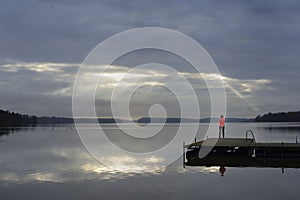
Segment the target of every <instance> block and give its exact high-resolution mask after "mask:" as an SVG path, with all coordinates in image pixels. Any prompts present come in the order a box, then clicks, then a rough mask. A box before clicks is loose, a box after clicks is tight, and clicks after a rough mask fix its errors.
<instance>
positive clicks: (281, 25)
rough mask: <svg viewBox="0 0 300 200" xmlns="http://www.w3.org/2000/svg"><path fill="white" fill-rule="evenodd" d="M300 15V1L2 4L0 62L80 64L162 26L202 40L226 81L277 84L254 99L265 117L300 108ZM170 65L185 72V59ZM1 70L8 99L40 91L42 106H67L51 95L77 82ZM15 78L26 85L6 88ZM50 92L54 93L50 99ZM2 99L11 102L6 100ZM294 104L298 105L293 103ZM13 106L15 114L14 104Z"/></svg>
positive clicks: (33, 0)
mask: <svg viewBox="0 0 300 200" xmlns="http://www.w3.org/2000/svg"><path fill="white" fill-rule="evenodd" d="M299 11H300V2H299V1H296V0H294V1H293V0H288V1H280V0H272V1H260V0H254V1H246V0H244V1H240V0H229V1H221V0H220V1H212V0H206V1H196V0H195V1H179V0H175V1H159V0H155V1H138V0H132V1H119V0H116V1H110V0H106V1H98V0H93V1H79V0H75V1H67V0H28V1H17V0H11V1H3V2H1V7H0V26H1V28H0V44H1V45H0V59H1V63H2V62H6V61H7V60H13V61H26V62H56V63H80V62H82V61H83V59H84V58H85V56H86V55H87V54H88V53H89V52H90V50H92V49H93V48H94V47H95V46H96V45H97V44H98V43H99V42H101V41H103V40H104V39H106V38H107V37H109V36H111V35H112V34H116V33H118V32H120V31H124V30H127V29H129V28H135V27H141V26H161V27H166V28H172V29H175V30H178V31H181V32H183V33H185V34H187V35H189V36H191V37H192V38H193V39H195V40H197V41H198V42H200V44H202V45H203V46H204V47H205V48H206V50H207V51H208V52H209V53H210V55H211V56H212V57H213V59H214V60H215V62H216V64H217V65H218V67H219V70H220V71H221V73H222V74H223V75H225V76H227V77H232V78H237V79H251V80H255V79H267V80H271V83H270V84H269V85H268V87H272V88H274V90H266V91H264V90H260V91H257V93H255V94H253V98H255V102H259V103H257V106H258V107H260V108H259V109H261V111H262V112H264V111H268V110H270V109H274V107H276V106H271V104H272V105H273V104H274V105H278V108H280V109H284V108H286V109H297V107H299V106H300V105H299V103H298V101H297V99H299V95H298V92H297V91H298V88H297V85H300V80H299V78H298V74H300V67H299V55H298V54H299V53H298V52H300V39H299V37H300V23H299V18H300V12H299ZM152 57H153V58H159V59H158V60H161V61H162V60H163V59H165V57H163V56H162V57H159V55H158V54H149V52H148V53H145V55H144V56H139V58H143V59H144V61H147V62H148V61H149V60H151V58H152ZM168 59H170V58H168ZM139 62H140V61H139ZM135 63H137V62H136V61H135V60H134V57H132V61H130V60H125V61H123V64H124V65H126V66H129V65H131V64H135ZM119 64H122V62H120V63H119ZM170 64H171V65H174V66H175V67H176V68H178V69H179V68H180V65H181V64H183V65H184V62H180V64H178V63H177V62H176V63H174V62H173V63H172V62H170ZM1 67H2V66H1ZM76 69H77V68H65V69H64V70H65V74H68V73H69V74H72V75H74V73H75V71H76ZM184 70H185V69H182V71H184ZM0 73H1V74H0V75H1V80H0V84H1V91H2V92H3V94H4V93H5V94H7V96H6V99H7V100H9V99H12V98H13V97H14V96H17V95H16V94H19V95H18V96H19V97H20V96H21V94H24V96H26V95H27V96H28V95H29V94H30V92H32V91H30V89H28V90H27V88H30V87H33V88H35V90H36V93H35V94H38V92H40V93H41V97H40V101H47V98H46V99H45V98H44V97H45V95H50V94H52V96H51V97H50V98H48V99H49V101H50V99H51V100H52V98H53V99H56V100H54V103H53V107H55V104H56V105H60V104H61V103H60V98H62V97H61V96H53V91H58V90H60V89H63V88H67V87H68V86H69V85H71V83H70V82H69V81H64V80H61V79H59V80H57V79H55V78H53V77H52V78H53V79H52V78H51V77H47V76H45V75H44V74H42V73H36V72H32V71H28V70H26V69H22V70H19V71H18V72H17V73H14V72H9V73H8V72H3V71H0ZM38 78H40V79H43V80H45V81H44V84H43V83H42V81H39V82H38V81H36V80H35V79H38ZM17 80H19V81H23V82H24V84H23V85H22V87H20V85H19V84H16V85H15V86H14V85H7V83H8V82H9V83H11V82H13V81H17ZM49 83H51V84H49ZM5 84H6V86H5V87H4V85H5ZM25 91H27V92H25ZM44 91H48V93H47V94H44V93H45V92H44ZM25 93H26V94H25ZM9 94H10V95H12V96H9ZM281 94H284V95H285V96H287V98H288V100H286V99H284V98H283V97H282V95H281ZM29 96H30V95H29ZM266 96H268V97H269V99H267V98H266ZM32 98H35V101H38V99H39V96H38V95H32ZM274 99H276V101H275V102H273V101H274ZM1 101H2V102H1V103H5V102H4V101H3V99H1ZM14 101H16V102H15V104H16V105H18V104H20V102H24V101H25V100H24V101H22V98H21V97H20V101H19V103H18V101H17V100H16V99H14ZM64 101H65V100H62V102H64ZM287 102H288V103H287ZM28 104H29V102H28ZM291 104H293V106H287V105H291ZM10 105H12V104H10ZM268 105H270V106H268ZM11 109H12V110H14V108H13V106H11ZM20 111H22V109H20ZM26 112H28V111H27V110H26ZM238 112H239V111H234V112H233V114H238ZM240 112H241V111H240ZM33 113H34V112H33ZM38 113H40V112H38ZM45 113H47V112H46V110H45ZM66 113H70V112H69V111H66Z"/></svg>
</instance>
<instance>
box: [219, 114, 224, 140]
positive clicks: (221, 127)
mask: <svg viewBox="0 0 300 200" xmlns="http://www.w3.org/2000/svg"><path fill="white" fill-rule="evenodd" d="M221 132H222V136H223V138H224V137H225V118H224V116H223V115H221V117H220V119H219V138H220V137H221Z"/></svg>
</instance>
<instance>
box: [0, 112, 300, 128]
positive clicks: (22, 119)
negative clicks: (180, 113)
mask: <svg viewBox="0 0 300 200" xmlns="http://www.w3.org/2000/svg"><path fill="white" fill-rule="evenodd" d="M97 121H98V123H101V124H115V123H132V122H134V123H140V124H148V123H167V124H171V123H210V122H211V123H217V122H218V118H217V117H212V118H210V117H207V118H201V119H192V118H177V117H170V118H149V117H141V118H139V119H137V120H134V121H130V120H124V119H119V118H98V119H97ZM76 122H79V123H95V119H93V118H78V119H76ZM226 122H227V123H251V122H300V111H297V112H287V113H285V112H280V113H268V114H264V115H258V116H257V117H256V118H234V117H227V118H226ZM47 124H49V125H50V124H74V119H73V118H68V117H47V116H42V117H36V116H34V115H33V116H29V115H24V114H19V113H14V112H10V111H4V110H0V127H17V126H36V125H47Z"/></svg>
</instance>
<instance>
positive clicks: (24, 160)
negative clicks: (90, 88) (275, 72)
mask: <svg viewBox="0 0 300 200" xmlns="http://www.w3.org/2000/svg"><path fill="white" fill-rule="evenodd" d="M85 126H86V129H94V128H95V126H94V125H93V124H86V125H85ZM124 126H127V128H128V129H130V128H131V124H125V125H124ZM187 126H188V125H187ZM103 127H104V129H105V130H106V132H107V135H109V137H110V139H112V140H114V141H115V142H116V143H118V142H119V141H118V140H117V139H116V138H118V136H119V135H120V134H122V133H120V132H119V130H118V128H117V127H116V125H114V124H105V125H103ZM174 127H175V128H176V125H174V124H169V125H166V127H165V128H164V134H165V135H168V133H169V132H173V129H174ZM206 128H207V124H200V132H201V131H205V130H206ZM248 129H251V130H252V131H253V132H254V134H255V138H256V141H259V142H295V140H296V135H297V134H298V133H299V131H300V124H299V123H259V124H258V123H230V124H227V125H226V137H242V138H243V137H245V132H246V130H248ZM217 135H218V133H217V125H216V132H215V135H214V134H213V135H210V136H209V137H216V136H217ZM299 136H300V134H299ZM198 137H199V138H200V136H197V138H198ZM298 138H299V137H298ZM165 139H166V140H168V139H169V138H168V137H165ZM299 140H300V138H299ZM130 142H132V141H129V143H130ZM119 144H120V145H121V146H122V142H119ZM156 145H157V147H159V146H160V145H161V144H160V143H159V142H158V143H157V144H156ZM128 148H131V147H128ZM147 148H148V149H151V148H152V147H151V146H147V145H143V144H142V145H134V148H132V149H130V150H132V151H136V152H138V151H145V149H147ZM178 148H180V150H182V146H179V147H178ZM0 152H1V153H0V196H1V199H188V198H196V199H199V198H200V199H239V200H240V199H272V200H274V199H296V198H297V197H298V198H299V197H300V190H299V180H300V171H299V169H294V168H288V169H281V168H249V167H244V168H241V167H237V168H234V167H227V168H226V171H225V173H224V176H221V174H220V172H219V170H220V166H213V167H205V166H196V167H191V166H187V167H186V168H183V165H182V158H179V159H178V160H177V161H175V162H174V163H172V164H171V165H169V166H168V167H166V168H163V169H155V168H154V167H153V168H152V167H151V165H148V166H146V167H144V168H141V167H140V166H139V167H138V168H137V167H136V166H135V164H136V163H135V161H134V160H130V159H124V160H125V161H124V162H123V160H122V159H121V158H120V159H118V160H117V161H116V164H117V165H118V166H122V167H123V168H122V169H123V170H122V171H118V170H113V169H111V168H109V167H106V166H105V165H103V164H101V163H100V162H99V161H98V160H97V159H95V158H94V157H93V156H92V155H90V153H89V152H88V151H87V150H86V148H85V147H84V146H83V144H82V143H81V141H80V139H79V136H78V134H77V132H76V129H75V127H74V125H52V126H44V127H42V126H41V127H34V128H25V127H24V128H15V129H8V128H2V129H1V137H0ZM107 154H108V155H109V152H107ZM107 159H115V158H113V157H109V156H108V158H107Z"/></svg>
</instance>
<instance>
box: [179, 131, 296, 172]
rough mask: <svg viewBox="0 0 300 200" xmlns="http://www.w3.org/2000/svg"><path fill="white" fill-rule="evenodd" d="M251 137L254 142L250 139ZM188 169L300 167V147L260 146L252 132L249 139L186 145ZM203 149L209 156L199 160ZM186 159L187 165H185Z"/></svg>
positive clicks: (211, 139) (215, 140)
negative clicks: (194, 167)
mask: <svg viewBox="0 0 300 200" xmlns="http://www.w3.org/2000/svg"><path fill="white" fill-rule="evenodd" d="M248 133H251V135H252V138H248ZM184 148H185V149H187V151H186V152H185V153H184V164H186V165H209V166H212V165H226V166H261V167H266V166H269V167H275V166H277V165H278V167H279V166H280V167H297V166H298V167H300V144H299V143H298V142H295V143H283V142H280V143H264V142H256V141H255V138H254V135H253V133H252V131H247V134H246V138H210V139H206V140H202V141H198V142H194V143H192V144H189V145H184ZM201 148H208V150H209V152H208V153H207V155H205V156H204V157H203V158H202V157H199V152H200V149H201ZM185 158H186V160H187V161H185Z"/></svg>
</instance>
